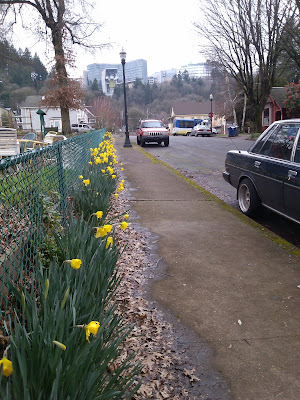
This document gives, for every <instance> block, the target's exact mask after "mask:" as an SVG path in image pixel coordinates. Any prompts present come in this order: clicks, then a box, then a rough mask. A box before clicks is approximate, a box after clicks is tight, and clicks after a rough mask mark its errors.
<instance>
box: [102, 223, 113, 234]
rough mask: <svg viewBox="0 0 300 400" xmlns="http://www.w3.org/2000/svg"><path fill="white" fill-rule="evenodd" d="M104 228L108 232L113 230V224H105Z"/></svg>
mask: <svg viewBox="0 0 300 400" xmlns="http://www.w3.org/2000/svg"><path fill="white" fill-rule="evenodd" d="M103 229H104V230H105V232H106V233H109V232H111V225H104V226H103Z"/></svg>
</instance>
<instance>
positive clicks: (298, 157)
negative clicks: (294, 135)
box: [294, 136, 300, 164]
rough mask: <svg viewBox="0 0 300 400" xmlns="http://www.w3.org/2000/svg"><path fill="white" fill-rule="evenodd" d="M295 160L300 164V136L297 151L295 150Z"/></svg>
mask: <svg viewBox="0 0 300 400" xmlns="http://www.w3.org/2000/svg"><path fill="white" fill-rule="evenodd" d="M294 161H295V162H296V163H299V164H300V136H299V138H298V143H297V147H296V152H295V158H294Z"/></svg>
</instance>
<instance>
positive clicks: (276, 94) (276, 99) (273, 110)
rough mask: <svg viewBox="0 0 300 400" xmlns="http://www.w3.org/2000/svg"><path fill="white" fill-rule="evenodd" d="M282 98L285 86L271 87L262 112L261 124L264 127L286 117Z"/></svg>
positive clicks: (283, 97)
mask: <svg viewBox="0 0 300 400" xmlns="http://www.w3.org/2000/svg"><path fill="white" fill-rule="evenodd" d="M284 99H285V88H284V87H273V88H272V90H271V93H270V95H269V97H268V99H267V102H266V105H265V108H264V110H263V114H262V125H263V128H264V129H266V128H267V127H268V126H270V125H271V124H272V123H273V122H274V121H279V120H281V119H286V118H287V115H286V108H285V106H284Z"/></svg>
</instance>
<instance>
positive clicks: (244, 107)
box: [241, 93, 247, 132]
mask: <svg viewBox="0 0 300 400" xmlns="http://www.w3.org/2000/svg"><path fill="white" fill-rule="evenodd" d="M246 110H247V95H246V93H244V106H243V118H242V125H241V131H242V132H245V120H246Z"/></svg>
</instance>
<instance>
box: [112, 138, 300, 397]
mask: <svg viewBox="0 0 300 400" xmlns="http://www.w3.org/2000/svg"><path fill="white" fill-rule="evenodd" d="M123 143H124V140H121V139H118V140H117V141H116V148H117V150H118V153H119V158H120V160H122V161H123V163H124V174H125V177H126V179H125V180H126V181H127V182H128V183H129V186H130V188H131V189H133V192H132V196H133V200H132V201H131V206H132V209H133V210H135V212H136V213H137V214H138V215H139V217H140V219H139V222H140V224H141V225H142V226H144V227H146V228H148V229H150V231H152V232H153V233H154V234H156V235H158V236H159V240H158V252H159V256H160V257H162V260H163V262H164V263H165V265H167V273H166V275H165V278H164V279H163V280H160V281H156V282H155V283H154V284H153V286H152V296H153V298H154V299H155V300H157V301H159V302H160V303H161V304H162V305H163V306H164V307H165V308H166V309H168V310H170V311H171V312H172V313H173V314H174V316H176V317H177V318H180V320H181V322H182V323H183V324H184V325H186V326H187V327H189V328H190V329H191V330H192V331H193V332H194V333H195V334H196V335H197V336H198V337H199V339H200V340H201V341H204V342H205V343H208V344H209V345H210V346H211V347H212V348H213V350H214V354H215V357H214V367H215V368H216V369H217V370H218V371H220V372H221V373H222V374H223V376H224V377H225V379H226V380H227V382H228V384H229V386H230V389H231V393H232V396H233V398H234V399H240V400H274V399H285V400H298V399H299V398H300V378H299V377H300V309H299V300H300V288H298V287H297V285H300V258H299V257H296V256H295V255H293V254H291V253H289V252H288V251H287V250H284V249H283V248H282V247H280V246H279V245H278V244H276V243H275V242H274V241H272V240H270V238H268V237H266V236H265V235H264V234H263V231H261V230H258V229H256V228H255V227H253V226H251V224H249V223H247V222H245V221H247V219H245V218H244V219H240V218H239V217H238V216H236V215H234V214H233V213H231V212H230V210H229V211H228V207H227V209H226V208H224V207H222V205H221V204H220V203H219V202H217V201H214V199H213V198H212V197H210V196H207V195H206V194H205V193H203V192H201V191H200V190H197V188H195V187H193V186H192V185H190V184H189V183H188V182H187V181H186V180H184V179H182V178H181V177H180V176H179V175H177V174H175V173H173V172H172V171H171V170H170V169H168V168H167V167H166V166H164V165H163V164H162V163H160V162H159V161H155V160H153V158H152V159H151V158H150V157H147V154H146V152H147V149H146V150H142V149H140V148H139V147H137V146H134V147H132V148H123ZM193 345H195V346H196V345H197V344H196V343H187V346H193ZM195 367H197V366H195ZM199 397H200V396H199ZM212 400H213V399H212Z"/></svg>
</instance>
